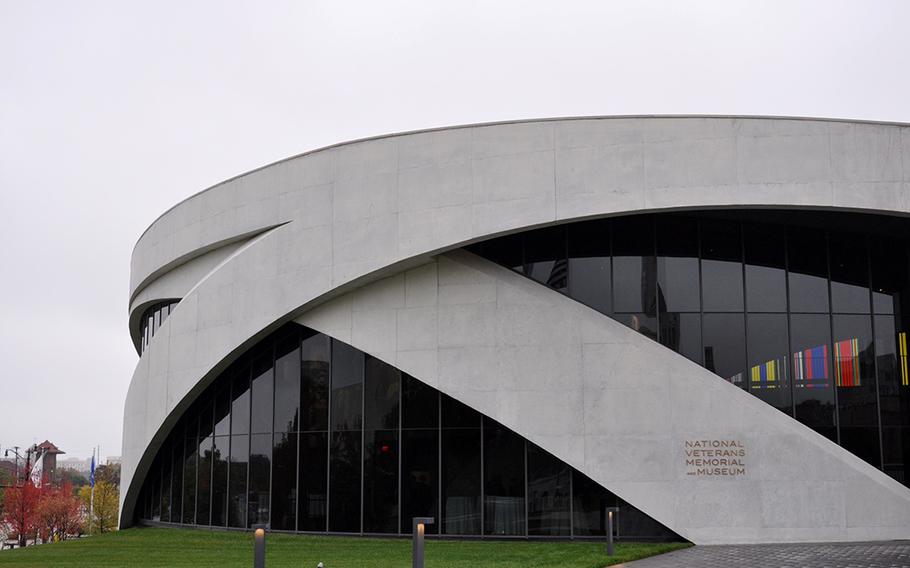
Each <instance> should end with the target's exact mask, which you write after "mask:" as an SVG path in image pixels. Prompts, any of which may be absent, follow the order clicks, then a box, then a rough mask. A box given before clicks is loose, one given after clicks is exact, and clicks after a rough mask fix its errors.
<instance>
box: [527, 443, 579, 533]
mask: <svg viewBox="0 0 910 568" xmlns="http://www.w3.org/2000/svg"><path fill="white" fill-rule="evenodd" d="M571 475H572V472H571V468H569V466H568V465H566V464H565V463H564V462H562V461H560V460H558V459H556V458H555V457H553V456H552V455H551V454H549V453H548V452H546V451H544V450H542V449H541V448H539V447H537V446H535V445H534V444H530V443H529V444H528V534H529V535H541V536H565V535H568V534H569V531H570V522H571V515H570V512H569V511H570V503H569V501H570V500H571V491H570V484H571V481H570V478H571Z"/></svg>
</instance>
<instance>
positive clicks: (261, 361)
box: [250, 349, 275, 445]
mask: <svg viewBox="0 0 910 568" xmlns="http://www.w3.org/2000/svg"><path fill="white" fill-rule="evenodd" d="M252 371H253V384H252V387H250V393H251V394H250V407H251V410H250V412H251V417H250V428H252V430H251V431H252V432H253V433H254V434H264V433H269V434H271V432H272V404H273V402H274V398H275V393H274V388H275V383H274V378H273V377H272V350H271V349H269V350H268V351H267V352H266V353H263V354H262V355H260V356H258V357H255V358H253V368H252ZM270 445H271V444H270Z"/></svg>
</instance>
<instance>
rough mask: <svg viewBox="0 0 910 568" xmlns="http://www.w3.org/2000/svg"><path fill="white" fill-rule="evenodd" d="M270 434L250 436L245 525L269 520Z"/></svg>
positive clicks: (265, 522) (263, 522)
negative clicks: (248, 487) (247, 506)
mask: <svg viewBox="0 0 910 568" xmlns="http://www.w3.org/2000/svg"><path fill="white" fill-rule="evenodd" d="M271 463H272V435H271V434H253V435H252V436H250V496H249V501H248V503H249V514H248V515H247V526H248V527H251V526H253V525H257V524H267V523H268V522H269V487H270V483H269V482H270V480H271V472H272V466H271Z"/></svg>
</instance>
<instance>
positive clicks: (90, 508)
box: [88, 448, 95, 535]
mask: <svg viewBox="0 0 910 568" xmlns="http://www.w3.org/2000/svg"><path fill="white" fill-rule="evenodd" d="M90 468H91V471H90V472H89V475H90V476H91V478H92V479H91V482H92V496H91V497H90V498H89V506H88V534H89V535H91V534H92V525H94V524H95V448H92V464H91V466H90Z"/></svg>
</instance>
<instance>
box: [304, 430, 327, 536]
mask: <svg viewBox="0 0 910 568" xmlns="http://www.w3.org/2000/svg"><path fill="white" fill-rule="evenodd" d="M328 466H329V447H328V434H326V433H325V432H312V433H306V434H300V470H299V474H298V475H299V489H298V491H299V495H300V497H299V499H298V503H299V506H298V508H297V519H298V520H297V528H298V530H301V531H324V530H326V503H327V501H326V488H327V487H328V485H327V484H326V479H327V478H326V476H327V475H328V473H329V471H328Z"/></svg>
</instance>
